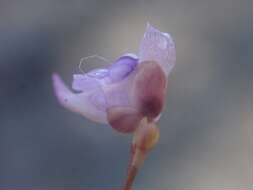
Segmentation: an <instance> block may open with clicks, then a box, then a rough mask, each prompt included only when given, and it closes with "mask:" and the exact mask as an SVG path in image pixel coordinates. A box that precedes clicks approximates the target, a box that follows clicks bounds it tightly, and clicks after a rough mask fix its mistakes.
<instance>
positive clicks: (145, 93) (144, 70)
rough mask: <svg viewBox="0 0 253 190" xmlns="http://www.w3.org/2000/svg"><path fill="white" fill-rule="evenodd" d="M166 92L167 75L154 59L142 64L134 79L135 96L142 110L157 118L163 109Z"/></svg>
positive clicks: (145, 114)
mask: <svg viewBox="0 0 253 190" xmlns="http://www.w3.org/2000/svg"><path fill="white" fill-rule="evenodd" d="M165 93H166V76H165V73H164V72H163V70H162V68H161V67H160V65H159V64H158V63H156V62H154V61H145V62H143V63H141V64H140V66H139V68H138V71H137V74H136V77H135V79H134V96H135V97H136V103H137V105H138V109H139V110H140V112H141V113H142V114H143V115H144V116H147V117H149V118H155V117H156V116H158V115H159V114H160V112H161V111H162V108H163V105H164V100H165Z"/></svg>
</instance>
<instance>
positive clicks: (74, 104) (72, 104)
mask: <svg viewBox="0 0 253 190" xmlns="http://www.w3.org/2000/svg"><path fill="white" fill-rule="evenodd" d="M52 78H53V86H54V91H55V94H56V96H57V98H58V100H59V102H60V103H61V105H62V106H64V107H65V108H67V109H69V110H71V111H73V112H76V113H79V114H81V115H83V116H85V117H87V118H89V119H91V120H93V121H96V122H99V123H107V119H106V113H105V109H104V108H103V107H105V98H104V95H103V92H102V91H99V90H98V89H97V90H96V91H93V92H92V93H78V94H75V93H73V92H72V91H70V90H69V89H68V88H67V87H66V85H65V84H64V82H63V81H62V80H61V78H60V77H59V76H58V75H57V74H53V77H52Z"/></svg>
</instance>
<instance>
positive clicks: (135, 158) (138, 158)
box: [122, 146, 146, 190]
mask: <svg viewBox="0 0 253 190" xmlns="http://www.w3.org/2000/svg"><path fill="white" fill-rule="evenodd" d="M145 155H146V154H145V152H144V151H142V150H140V149H138V148H136V146H132V147H131V154H130V160H129V166H128V171H127V177H126V180H125V182H124V184H123V187H122V190H130V189H131V187H132V185H133V182H134V179H135V177H136V175H137V173H138V171H139V168H140V167H141V166H142V164H143V162H144V160H145Z"/></svg>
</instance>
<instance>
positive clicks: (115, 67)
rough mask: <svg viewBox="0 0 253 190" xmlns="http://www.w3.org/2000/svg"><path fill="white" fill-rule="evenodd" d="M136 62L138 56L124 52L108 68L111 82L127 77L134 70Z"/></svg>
mask: <svg viewBox="0 0 253 190" xmlns="http://www.w3.org/2000/svg"><path fill="white" fill-rule="evenodd" d="M137 63H138V58H137V56H134V55H133V54H125V55H123V56H122V57H120V58H119V59H118V60H117V61H116V62H115V63H114V64H112V65H111V67H110V68H109V70H110V78H111V80H112V82H117V81H120V80H122V79H124V78H125V77H127V76H128V75H129V74H130V73H131V72H132V71H133V70H134V68H135V67H136V65H137Z"/></svg>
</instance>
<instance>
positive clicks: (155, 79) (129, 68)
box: [53, 24, 175, 133]
mask: <svg viewBox="0 0 253 190" xmlns="http://www.w3.org/2000/svg"><path fill="white" fill-rule="evenodd" d="M174 65H175V45H174V42H173V40H172V38H171V37H170V35H169V34H167V33H163V32H160V31H159V30H157V29H156V28H154V27H152V26H151V25H150V24H147V28H146V32H145V34H144V37H143V39H142V41H141V44H140V49H139V55H138V56H136V55H134V54H125V55H123V56H121V57H120V58H118V59H117V60H116V61H115V62H114V63H112V64H111V65H109V66H108V67H104V68H98V69H95V70H92V71H90V72H88V73H85V74H74V75H73V83H72V89H73V91H72V90H70V89H69V88H68V87H67V86H66V85H65V84H64V82H63V81H62V79H61V78H60V77H59V75H58V74H53V86H54V91H55V94H56V96H57V98H58V100H59V102H60V104H61V105H62V106H64V107H65V108H67V109H69V110H71V111H73V112H76V113H79V114H81V115H83V116H85V117H86V118H89V119H91V120H93V121H96V122H99V123H104V124H109V125H110V126H111V127H112V128H114V129H116V130H117V131H119V132H122V133H131V132H134V131H135V130H136V128H137V126H138V125H139V123H140V122H141V120H142V119H143V118H144V117H145V118H147V119H148V121H157V120H158V119H159V117H160V114H161V111H162V109H163V106H164V102H165V97H166V91H167V89H166V88H167V78H168V75H169V73H170V71H171V70H172V68H173V66H174Z"/></svg>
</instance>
